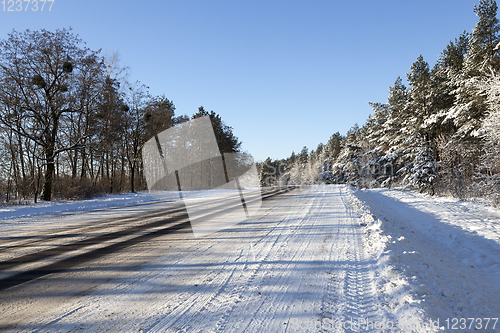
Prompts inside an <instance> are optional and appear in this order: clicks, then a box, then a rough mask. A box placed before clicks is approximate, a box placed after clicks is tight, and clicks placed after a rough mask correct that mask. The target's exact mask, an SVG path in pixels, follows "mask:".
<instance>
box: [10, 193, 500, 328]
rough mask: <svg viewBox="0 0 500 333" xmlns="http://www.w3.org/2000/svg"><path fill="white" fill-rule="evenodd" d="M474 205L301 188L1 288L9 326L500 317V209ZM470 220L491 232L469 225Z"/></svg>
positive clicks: (411, 322)
mask: <svg viewBox="0 0 500 333" xmlns="http://www.w3.org/2000/svg"><path fill="white" fill-rule="evenodd" d="M145 207H149V208H147V209H153V208H151V207H150V206H145ZM133 209H134V210H139V209H142V208H137V207H136V208H133ZM144 209H146V208H144ZM464 209H465V208H464ZM430 211H432V212H433V213H432V214H431V213H430ZM467 211H468V212H469V213H470V214H471V216H466V215H465V211H461V212H460V211H459V212H458V213H457V212H456V209H454V208H453V206H452V205H448V204H447V203H440V202H435V201H432V200H430V199H429V200H427V199H424V198H422V197H411V195H410V194H406V193H404V192H401V191H389V190H387V191H385V190H381V191H357V190H354V189H352V188H350V187H348V186H311V187H302V188H299V189H296V190H294V191H291V192H286V193H284V194H281V195H278V196H274V197H271V198H269V199H267V200H265V201H263V202H262V208H261V209H260V211H259V213H258V214H257V215H255V216H253V217H252V218H250V219H248V220H246V221H245V222H243V223H240V224H238V225H236V226H234V227H232V228H230V229H226V230H223V231H220V232H217V233H214V234H211V235H208V236H205V237H201V238H195V237H194V236H193V233H192V232H191V230H189V229H182V230H177V231H176V232H174V233H169V234H164V235H160V236H158V237H154V238H152V239H150V240H148V241H147V242H138V243H136V244H133V245H131V246H128V247H124V248H121V249H120V251H116V252H112V253H107V254H106V255H104V256H100V257H98V258H94V259H93V260H91V261H87V262H85V263H82V264H78V265H74V266H72V267H71V268H70V269H67V270H66V271H64V272H57V273H53V274H50V275H47V276H43V277H41V278H39V279H37V280H35V281H30V282H27V283H24V284H22V285H19V286H15V287H12V288H10V289H7V290H3V291H0V299H1V303H0V330H2V331H13V332H14V331H15V332H17V331H27V332H32V331H37V332H53V331H61V332H67V331H78V330H84V331H126V332H243V331H245V332H365V331H370V332H381V331H386V332H411V328H414V327H416V326H415V325H420V326H419V327H422V329H420V330H418V331H422V332H429V331H434V330H432V329H428V327H426V326H425V325H426V324H427V325H430V324H431V323H433V322H432V321H434V323H435V322H436V320H437V319H438V318H439V319H440V322H439V323H440V326H441V328H442V329H441V330H443V329H444V330H447V329H446V327H445V325H446V323H445V322H444V320H445V319H446V318H461V317H464V318H465V317H467V316H470V317H474V318H485V317H490V318H495V317H498V316H499V313H498V310H499V307H500V302H498V295H499V294H498V291H499V287H498V283H497V281H496V280H495V277H496V276H498V275H496V274H497V272H498V271H497V270H496V269H495V268H496V267H497V266H495V265H497V260H498V262H500V258H499V257H500V256H499V253H498V239H497V238H496V237H497V235H498V233H496V231H495V230H497V229H495V227H494V225H495V223H496V220H495V219H497V218H498V217H497V216H496V215H495V214H496V213H495V214H493V213H491V212H490V213H489V214H490V215H489V216H490V219H489V220H488V223H489V224H487V226H486V229H484V228H483V229H480V228H479V225H480V223H477V220H478V219H479V220H481V218H479V217H478V212H477V211H473V210H471V209H470V207H469V208H468V210H467ZM452 212H455V215H453V214H452ZM458 215H460V216H462V219H461V220H460V221H459V222H460V223H458V226H457V223H455V224H453V223H454V222H453V221H454V219H451V218H450V216H454V217H455V220H456V217H457V216H458ZM85 216H86V215H85V214H82V215H79V216H78V220H79V221H80V223H84V221H86V218H85ZM66 218H70V219H71V217H66ZM474 219H475V220H474ZM71 221H72V222H73V223H74V224H75V225H77V224H78V223H79V222H78V221H75V220H74V218H73V219H71ZM467 221H469V222H470V223H469V222H467ZM471 221H472V222H471ZM474 221H476V224H477V225H476V230H479V231H477V232H479V233H484V235H482V234H470V235H469V234H468V233H466V232H465V231H464V232H462V231H460V230H465V229H464V228H466V227H467V228H469V229H470V227H471V226H474ZM466 222H467V223H466ZM426 227H428V229H425V228H426ZM10 228H11V230H12V233H15V229H16V227H15V226H12V227H10ZM23 228H26V225H23ZM422 228H424V229H422ZM429 228H430V229H429ZM450 228H452V229H450ZM457 228H458V229H457ZM1 230H8V229H5V228H4V229H1ZM1 230H0V231H1ZM429 230H430V231H429ZM436 230H437V231H436ZM449 231H450V232H451V231H453V232H454V234H453V235H455V239H459V240H460V241H461V244H462V245H463V244H464V243H465V244H466V245H467V246H466V247H465V248H463V249H460V248H459V245H457V244H456V242H450V241H448V238H449V237H448V234H447V232H449ZM486 234H487V235H489V236H488V237H486ZM469 236H470V237H469ZM457 246H458V247H457ZM462 247H463V246H462ZM0 254H1V253H0ZM471 260H472V261H471ZM481 260H482V261H481ZM472 262H474V265H473V264H472ZM471 265H472V266H474V267H471ZM429 320H430V321H429ZM352 321H354V325H353V322H352ZM428 321H429V322H428ZM356 323H358V324H360V326H359V327H358V326H356V325H355V324H356ZM367 324H368V325H369V326H368V329H366V325H367ZM475 324H476V327H477V323H475ZM376 325H384V326H385V329H384V330H379V329H376V328H375V327H374V326H376ZM497 326H500V325H497ZM391 327H392V328H391ZM410 327H411V328H410ZM450 331H454V332H457V331H463V332H465V331H468V330H450ZM476 331H482V332H495V331H498V327H497V328H496V330H495V329H492V323H490V326H489V328H487V329H485V328H484V326H483V328H482V329H479V330H477V329H476Z"/></svg>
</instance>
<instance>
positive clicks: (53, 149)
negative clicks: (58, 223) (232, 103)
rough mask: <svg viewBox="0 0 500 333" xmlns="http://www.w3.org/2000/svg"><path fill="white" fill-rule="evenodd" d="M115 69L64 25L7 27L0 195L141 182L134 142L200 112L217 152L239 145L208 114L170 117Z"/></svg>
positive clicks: (1, 82)
mask: <svg viewBox="0 0 500 333" xmlns="http://www.w3.org/2000/svg"><path fill="white" fill-rule="evenodd" d="M123 70H124V69H123V68H119V66H118V65H117V58H116V55H114V56H113V57H110V58H105V57H104V56H102V55H101V54H100V50H97V51H96V50H91V49H89V48H87V47H86V46H85V44H84V42H83V41H82V40H81V39H80V38H79V37H78V36H77V35H75V34H74V33H73V32H72V31H71V29H70V30H67V29H59V30H56V31H53V32H52V31H47V30H43V29H42V30H40V31H30V30H26V31H24V32H18V31H15V30H14V31H12V32H11V33H10V34H9V35H8V38H6V39H4V40H0V198H1V199H2V200H3V201H6V202H8V201H14V200H18V201H21V200H25V199H34V201H35V202H36V201H37V200H38V199H39V198H41V199H43V200H47V201H48V200H51V199H52V198H53V197H57V198H81V197H92V196H94V195H97V194H101V193H117V192H122V191H132V192H134V191H136V190H143V189H146V188H147V185H146V183H145V179H144V175H143V165H142V159H141V148H142V145H143V144H144V143H145V142H146V141H147V140H149V138H151V137H152V136H154V135H156V134H158V133H159V132H161V131H163V130H165V129H167V128H169V127H171V126H174V125H176V124H179V123H182V122H184V121H188V120H190V119H193V118H197V117H202V116H209V117H210V119H211V121H212V125H213V127H214V132H215V135H216V138H217V142H218V144H219V148H220V151H221V153H224V152H237V151H239V150H240V147H241V142H240V141H239V140H238V138H237V137H236V136H235V135H234V134H233V131H232V128H231V127H230V126H227V125H226V124H225V123H224V122H223V121H222V119H221V117H220V116H219V115H218V114H216V113H215V112H214V111H211V112H208V111H207V110H205V109H204V108H203V106H201V107H200V108H199V109H198V112H196V113H195V114H194V115H192V116H191V118H190V117H189V116H186V115H176V114H175V105H174V104H173V102H172V101H171V100H169V99H168V98H166V97H165V96H164V95H161V96H152V95H151V94H150V93H149V91H148V87H147V86H146V85H144V84H141V83H140V82H138V81H137V82H134V83H129V82H127V80H126V79H125V77H123V75H121V73H122V72H123Z"/></svg>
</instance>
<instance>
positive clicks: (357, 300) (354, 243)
mask: <svg viewBox="0 0 500 333" xmlns="http://www.w3.org/2000/svg"><path fill="white" fill-rule="evenodd" d="M338 198H339V202H338V203H337V204H338V205H340V206H342V207H343V210H344V211H345V212H346V218H345V219H343V220H342V221H338V222H337V223H338V229H337V233H335V234H334V236H335V237H334V240H333V242H332V247H331V249H330V253H331V254H332V255H334V256H333V257H334V261H335V262H338V263H339V266H338V267H337V269H336V270H333V271H328V275H329V284H328V286H327V287H326V292H325V295H324V297H323V300H322V306H321V310H322V313H321V316H322V319H323V321H324V322H325V323H326V324H325V325H322V329H323V332H359V331H365V330H364V329H363V327H364V328H366V325H363V326H360V327H359V328H356V327H355V328H352V327H351V324H350V321H351V319H352V322H354V323H365V324H366V323H367V322H368V323H373V324H375V322H381V321H385V318H384V317H383V316H381V314H380V312H379V311H378V310H377V307H378V305H379V304H378V303H379V301H378V299H377V296H376V288H375V284H374V283H375V281H374V276H373V264H374V263H373V262H372V261H371V260H370V259H369V258H368V256H367V254H366V252H365V249H364V246H363V237H362V229H361V226H360V225H359V224H358V223H357V222H356V220H357V217H356V215H357V214H355V213H354V212H353V209H352V206H351V205H350V204H349V203H346V197H345V191H343V190H342V189H341V188H339V196H338ZM342 223H343V225H342ZM340 263H343V264H341V265H340ZM325 318H327V320H325ZM346 322H348V323H346ZM371 327H372V326H370V328H371ZM370 330H373V329H368V330H367V331H370Z"/></svg>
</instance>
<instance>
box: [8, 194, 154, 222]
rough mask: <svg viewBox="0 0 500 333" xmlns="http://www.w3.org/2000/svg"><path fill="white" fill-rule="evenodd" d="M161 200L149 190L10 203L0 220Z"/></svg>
mask: <svg viewBox="0 0 500 333" xmlns="http://www.w3.org/2000/svg"><path fill="white" fill-rule="evenodd" d="M155 201H159V199H157V198H154V197H153V196H151V195H150V194H149V192H147V191H144V192H137V193H121V194H109V195H105V196H100V197H96V198H92V199H87V200H55V201H41V202H38V203H36V204H35V203H33V204H28V205H10V206H3V207H1V208H0V221H5V220H11V219H23V218H32V217H39V216H45V215H60V214H64V213H73V212H87V211H91V210H98V209H107V208H111V207H125V206H131V205H139V204H144V203H149V202H155Z"/></svg>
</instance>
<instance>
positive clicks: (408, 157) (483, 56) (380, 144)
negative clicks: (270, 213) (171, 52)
mask: <svg viewBox="0 0 500 333" xmlns="http://www.w3.org/2000/svg"><path fill="white" fill-rule="evenodd" d="M473 10H474V12H475V13H476V15H477V17H478V22H477V24H476V25H475V27H474V29H473V30H472V32H471V33H467V32H465V31H464V33H462V34H461V35H460V36H459V37H458V38H455V39H454V40H452V41H450V42H449V44H448V45H446V47H445V48H444V50H443V51H442V53H441V55H440V57H439V59H437V61H436V64H435V65H434V66H433V67H432V68H431V67H430V66H429V64H428V63H427V62H426V61H425V60H424V58H423V56H422V55H420V56H418V58H417V59H416V61H415V62H414V63H413V64H412V65H411V67H410V71H409V72H408V73H407V74H406V79H407V84H406V85H405V83H404V82H403V80H402V79H401V77H398V78H397V79H396V81H395V82H394V85H393V86H391V87H389V96H388V99H387V102H385V103H370V105H371V107H372V109H373V112H372V114H371V115H370V116H369V117H368V119H367V121H366V123H365V124H364V125H363V126H361V127H360V126H358V125H357V124H356V125H354V126H353V127H352V128H351V129H350V130H349V131H348V132H347V133H346V135H341V134H340V133H338V132H337V133H335V134H333V135H332V136H331V138H330V139H329V140H328V142H327V143H326V144H324V145H323V144H319V145H318V147H317V148H316V149H315V150H312V151H308V149H307V147H304V148H303V149H302V151H301V152H300V153H299V154H298V155H296V154H295V153H292V155H291V156H290V157H289V158H286V159H283V160H272V159H270V158H268V159H267V160H266V161H265V162H264V163H263V164H262V166H261V179H262V185H269V184H276V183H318V182H322V183H349V184H353V185H355V186H359V187H379V186H381V187H390V186H405V187H411V188H414V189H418V190H420V191H422V192H428V193H430V194H432V195H433V194H435V193H439V194H444V195H453V196H457V197H461V198H463V197H468V196H484V197H488V198H491V199H492V200H493V202H494V203H496V204H498V203H500V194H499V193H500V191H499V189H500V157H499V152H500V148H499V147H500V26H499V21H498V19H497V10H498V7H497V4H496V2H495V1H494V0H481V1H479V4H477V5H474V8H473Z"/></svg>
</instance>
